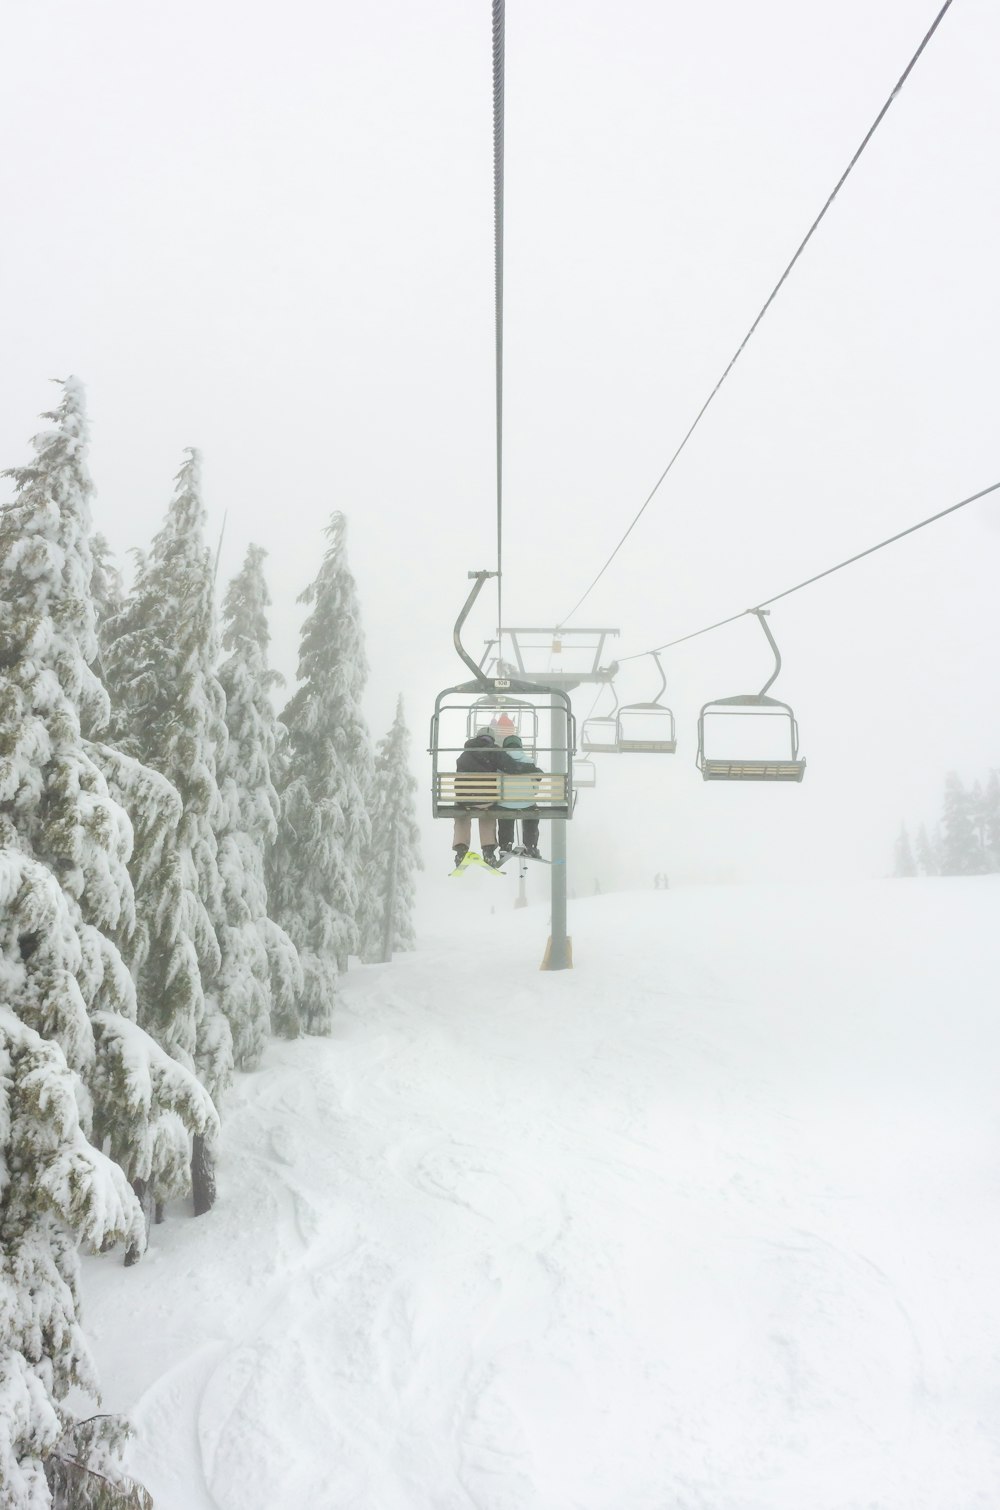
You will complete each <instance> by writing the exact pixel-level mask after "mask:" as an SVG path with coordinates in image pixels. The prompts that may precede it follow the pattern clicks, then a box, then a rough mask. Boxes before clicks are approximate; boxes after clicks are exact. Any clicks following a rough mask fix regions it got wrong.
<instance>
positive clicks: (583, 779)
mask: <svg viewBox="0 0 1000 1510" xmlns="http://www.w3.org/2000/svg"><path fill="white" fill-rule="evenodd" d="M573 785H574V786H575V787H576V789H577V791H579V790H580V788H581V787H592V786H596V785H597V767H596V765H595V764H594V762H593V761H592V760H588V759H587V757H586V756H585V755H580V756H577V758H576V759H575V760H574V761H573Z"/></svg>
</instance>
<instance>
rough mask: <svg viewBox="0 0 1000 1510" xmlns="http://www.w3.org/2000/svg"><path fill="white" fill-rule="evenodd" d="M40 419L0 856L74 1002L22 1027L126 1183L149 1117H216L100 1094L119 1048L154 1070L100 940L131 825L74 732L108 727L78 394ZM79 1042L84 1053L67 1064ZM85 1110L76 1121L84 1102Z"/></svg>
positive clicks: (117, 911)
mask: <svg viewBox="0 0 1000 1510" xmlns="http://www.w3.org/2000/svg"><path fill="white" fill-rule="evenodd" d="M46 418H48V419H51V420H52V421H53V422H54V428H53V429H52V430H49V431H45V432H43V433H42V434H40V435H38V436H36V437H35V439H34V443H33V444H34V448H35V452H36V458H35V461H34V463H33V464H32V465H31V466H27V467H21V468H17V469H14V470H12V471H10V472H9V473H7V474H6V475H8V476H10V477H12V478H13V480H14V485H15V496H14V498H13V500H12V501H11V502H10V503H9V504H7V505H6V506H5V507H4V508H3V510H2V511H0V601H2V603H3V611H2V613H0V804H2V811H3V819H2V822H0V847H3V848H4V849H7V850H11V851H17V852H19V853H21V854H23V855H25V856H29V857H31V858H33V859H35V860H37V861H39V862H40V864H42V865H43V866H45V867H46V868H47V869H48V870H49V871H50V872H51V873H52V874H53V875H54V876H55V878H56V880H57V881H58V883H59V886H60V888H61V890H62V892H63V893H64V895H65V898H66V903H67V908H68V915H69V917H70V920H71V924H72V930H73V943H72V948H70V946H69V945H68V944H67V946H66V949H67V951H68V954H67V957H69V955H70V954H71V955H72V959H73V961H74V963H73V966H72V974H73V981H72V990H71V989H70V988H69V987H68V986H67V988H66V989H65V990H60V991H56V992H54V993H52V992H49V993H46V994H45V995H44V996H43V997H39V998H37V1001H38V1002H44V1004H45V1005H44V1011H42V1010H41V1008H39V1007H38V1006H37V1004H36V1006H34V1007H31V1008H30V1011H29V1007H28V1006H27V1005H26V1006H25V1008H24V1009H25V1011H26V1012H29V1015H28V1016H26V1017H25V1019H24V1020H25V1021H26V1022H27V1024H28V1025H29V1026H30V1027H32V1028H34V1029H35V1030H36V1031H37V1032H38V1033H39V1034H40V1035H41V1036H42V1037H43V1038H44V1039H55V1040H56V1041H57V1042H58V1043H59V1044H60V1046H61V1048H62V1050H63V1052H64V1053H65V1054H66V1057H67V1059H68V1062H69V1064H70V1066H71V1068H72V1069H74V1070H75V1071H77V1072H78V1073H80V1074H81V1075H83V1076H84V1078H85V1080H86V1082H87V1086H88V1091H89V1096H90V1098H91V1099H92V1101H93V1116H94V1120H95V1122H96V1124H97V1125H98V1126H102V1125H104V1124H110V1123H112V1122H113V1123H114V1124H115V1126H116V1127H117V1128H118V1137H117V1139H116V1140H115V1143H114V1147H113V1148H112V1154H113V1156H114V1157H115V1158H116V1159H118V1160H119V1162H120V1163H121V1166H122V1168H123V1169H124V1170H125V1171H126V1173H127V1174H128V1175H129V1177H130V1178H133V1177H134V1175H133V1171H134V1170H135V1169H141V1168H142V1167H144V1165H145V1164H146V1163H147V1162H148V1158H149V1154H150V1149H151V1147H152V1145H153V1143H154V1141H155V1140H156V1137H157V1132H156V1124H157V1122H158V1119H159V1117H160V1114H161V1110H162V1111H165V1110H168V1109H169V1110H170V1112H171V1113H172V1114H180V1115H181V1116H182V1118H183V1119H184V1121H185V1123H186V1127H187V1129H188V1131H190V1132H191V1133H192V1134H195V1135H198V1134H200V1133H201V1132H203V1131H204V1130H205V1129H206V1128H207V1127H209V1126H210V1125H212V1124H213V1123H214V1116H215V1114H214V1109H213V1108H212V1106H211V1102H210V1101H209V1099H208V1098H207V1097H205V1096H203V1095H202V1094H201V1093H200V1091H197V1088H196V1087H194V1088H193V1089H192V1084H193V1083H192V1082H191V1077H190V1076H188V1075H186V1074H185V1073H184V1071H183V1070H182V1069H181V1068H180V1067H177V1069H176V1072H175V1073H174V1074H173V1076H172V1078H171V1077H168V1082H169V1083H168V1082H164V1084H163V1088H162V1089H163V1094H162V1097H161V1098H159V1099H158V1098H153V1099H152V1100H150V1099H149V1098H147V1097H146V1096H145V1094H144V1089H143V1087H142V1086H141V1085H136V1086H133V1087H132V1091H130V1092H129V1094H128V1095H127V1096H126V1098H125V1100H124V1101H122V1100H121V1097H122V1095H123V1094H125V1093H124V1092H123V1091H122V1089H121V1088H120V1087H115V1088H114V1089H113V1090H112V1089H111V1087H112V1083H113V1080H114V1074H113V1062H114V1060H115V1058H116V1057H117V1056H118V1054H119V1046H118V1041H119V1038H121V1037H128V1038H129V1040H130V1043H131V1048H130V1053H131V1062H132V1066H133V1068H134V1069H135V1070H136V1072H137V1073H140V1071H141V1076H142V1075H145V1074H146V1073H147V1072H148V1069H149V1065H150V1064H151V1063H152V1062H153V1061H154V1060H155V1059H156V1046H155V1044H154V1043H153V1042H152V1041H151V1040H150V1039H148V1038H147V1037H146V1036H145V1035H143V1034H137V1033H134V1032H133V1026H132V1025H133V1023H134V1020H135V1018H136V1000H135V991H134V986H133V982H132V978H131V976H130V975H129V972H128V970H127V968H126V966H125V964H124V961H123V960H122V957H121V955H120V953H119V951H118V949H117V947H116V945H115V942H113V940H115V939H116V938H122V937H127V935H128V934H129V932H130V930H131V928H132V926H133V921H134V912H133V892H132V884H131V880H130V878H129V873H128V869H127V864H128V860H129V857H130V852H131V847H132V838H133V835H132V827H131V825H130V823H129V820H128V817H127V814H126V812H125V810H124V809H123V807H122V806H121V805H120V804H119V803H118V802H117V801H116V800H115V798H114V797H113V796H112V794H111V793H110V791H109V789H108V786H107V782H106V780H105V777H104V775H103V772H102V770H101V769H100V767H99V765H98V764H97V762H96V761H95V760H94V758H93V747H92V746H91V745H90V744H89V743H88V742H87V741H85V740H84V739H83V738H82V735H81V719H86V721H87V723H88V725H89V726H90V727H91V728H94V729H97V728H100V727H101V726H103V724H104V723H106V721H107V717H108V699H107V694H106V692H105V690H104V687H103V686H102V684H101V682H100V680H99V679H98V678H97V676H96V675H95V674H94V672H93V671H92V670H91V663H92V662H93V661H94V660H95V658H96V653H97V640H96V634H95V614H94V603H93V599H92V597H91V582H92V579H93V573H94V565H93V559H92V556H91V553H90V543H89V536H90V515H91V507H90V506H91V497H92V492H93V489H92V484H91V482H90V478H89V475H88V472H87V465H86V449H87V427H86V415H85V410H84V394H83V387H82V385H81V384H80V383H79V382H78V381H77V380H76V379H73V378H70V379H68V380H67V381H66V382H65V383H64V384H63V393H62V399H61V402H60V404H59V406H58V408H57V409H56V410H55V411H54V412H53V413H52V414H50V415H47V416H46ZM36 942H37V949H36V950H35V951H34V953H33V954H32V956H31V957H32V959H33V960H34V964H33V966H32V968H33V969H40V968H42V966H43V964H44V962H45V961H46V960H47V959H48V954H47V942H46V940H44V939H41V940H38V941H36ZM81 1008H82V1018H81ZM15 1010H16V1007H15ZM67 1012H68V1013H70V1014H71V1016H75V1019H76V1025H75V1026H72V1025H71V1023H70V1021H69V1018H67V1017H66V1015H65V1014H66V1013H67ZM39 1013H40V1015H39ZM98 1022H101V1023H102V1024H103V1027H102V1028H101V1030H100V1032H99V1033H98V1031H97V1026H96V1025H97V1023H98ZM81 1034H82V1035H83V1036H82V1037H81ZM80 1045H85V1046H86V1047H85V1048H84V1049H80V1051H79V1052H78V1048H79V1046H80ZM141 1076H140V1078H141ZM133 1092H134V1094H133ZM111 1101H114V1103H115V1104H114V1105H111V1104H110V1103H111ZM85 1111H86V1116H87V1117H88V1118H89V1116H90V1110H89V1105H88V1106H87V1107H86V1108H85ZM88 1131H89V1124H88Z"/></svg>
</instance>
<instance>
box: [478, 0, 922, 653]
mask: <svg viewBox="0 0 1000 1510" xmlns="http://www.w3.org/2000/svg"><path fill="white" fill-rule="evenodd" d="M949 3H950V0H949ZM504 7H505V0H493V268H494V299H495V306H496V430H497V636H498V638H499V637H501V636H502V633H503V186H504V185H503V160H504V151H503V148H504V22H505V13H504ZM501 644H502V641H501ZM498 648H500V647H499V646H498Z"/></svg>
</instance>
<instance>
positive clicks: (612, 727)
mask: <svg viewBox="0 0 1000 1510" xmlns="http://www.w3.org/2000/svg"><path fill="white" fill-rule="evenodd" d="M611 696H612V697H613V698H614V700H615V705H614V707H613V708H612V709H611V712H610V713H607V714H598V716H597V717H596V718H594V717H591V718H585V719H584V720H583V724H582V726H581V728H580V749H581V750H583V752H584V754H586V755H617V754H618V694H617V692H616V691H615V689H614V684H613V683H612V684H611Z"/></svg>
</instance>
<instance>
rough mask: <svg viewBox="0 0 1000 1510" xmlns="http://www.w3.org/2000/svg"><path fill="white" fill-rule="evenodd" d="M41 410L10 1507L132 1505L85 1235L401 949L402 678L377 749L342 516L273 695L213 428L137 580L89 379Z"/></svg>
mask: <svg viewBox="0 0 1000 1510" xmlns="http://www.w3.org/2000/svg"><path fill="white" fill-rule="evenodd" d="M44 418H45V419H46V420H47V421H49V425H50V428H48V429H46V430H44V431H43V432H42V433H41V434H39V435H36V436H35V437H34V440H33V443H32V444H33V450H34V456H33V459H32V460H31V461H30V462H29V463H28V464H27V465H25V466H21V467H17V468H14V469H12V470H10V471H8V472H7V473H5V474H3V475H5V476H6V477H8V478H9V479H10V480H11V483H12V492H13V496H12V497H11V498H10V500H9V501H8V502H6V503H4V504H3V505H0V939H2V967H0V968H2V979H0V1246H2V1266H0V1316H2V1317H3V1321H4V1325H3V1328H2V1329H0V1420H2V1421H3V1422H4V1430H3V1431H2V1432H0V1505H4V1506H6V1505H10V1506H17V1507H18V1510H42V1507H49V1506H52V1505H55V1506H63V1507H84V1506H87V1507H90V1506H93V1507H95V1510H109V1507H112V1506H114V1507H132V1510H136V1507H146V1506H148V1505H149V1504H150V1500H149V1496H148V1494H147V1493H146V1491H145V1490H144V1489H143V1488H142V1487H141V1486H139V1485H137V1484H135V1483H134V1482H132V1481H130V1480H129V1479H128V1478H127V1477H126V1476H125V1475H124V1474H123V1473H122V1470H121V1467H120V1462H121V1450H122V1447H123V1445H124V1441H125V1438H126V1436H127V1432H128V1426H127V1423H125V1422H124V1421H123V1420H121V1419H120V1418H115V1417H109V1416H103V1415H102V1416H93V1417H90V1418H88V1419H87V1420H86V1421H80V1420H78V1419H76V1413H75V1412H74V1411H73V1410H71V1409H70V1408H69V1406H68V1404H67V1399H68V1397H69V1395H70V1392H71V1391H72V1390H73V1389H74V1388H82V1389H83V1390H85V1391H88V1392H89V1393H90V1394H91V1395H92V1396H95V1397H96V1396H97V1393H98V1383H97V1379H96V1377H95V1374H94V1368H93V1364H92V1362H91V1358H90V1354H89V1350H88V1347H87V1343H86V1339H85V1337H84V1334H83V1331H82V1329H81V1324H80V1316H79V1304H78V1284H77V1273H78V1269H77V1252H78V1249H79V1247H80V1246H81V1245H85V1246H86V1247H88V1248H89V1249H91V1250H103V1249H106V1248H109V1247H113V1246H115V1245H116V1244H122V1245H123V1247H124V1249H125V1254H126V1259H125V1261H126V1263H134V1262H136V1261H137V1260H138V1259H139V1258H140V1257H141V1255H142V1253H143V1251H144V1249H145V1246H146V1242H147V1236H148V1231H149V1224H150V1222H151V1221H152V1220H159V1219H161V1218H162V1214H163V1208H164V1203H165V1202H166V1201H167V1200H169V1199H171V1198H176V1197H178V1196H181V1195H184V1194H186V1193H193V1201H194V1211H195V1213H196V1214H198V1213H201V1212H204V1211H207V1210H208V1209H209V1208H210V1207H211V1205H212V1202H213V1199H214V1193H215V1174H214V1150H215V1145H216V1140H217V1138H218V1134H219V1126H220V1113H221V1112H222V1111H223V1110H224V1105H225V1092H226V1088H227V1086H228V1084H229V1083H230V1080H231V1078H232V1075H233V1073H234V1071H235V1070H246V1069H252V1068H253V1067H254V1066H255V1065H257V1064H259V1062H260V1058H261V1055H262V1053H263V1051H264V1048H265V1046H266V1044H267V1041H268V1038H269V1036H270V1035H271V1034H272V1033H277V1034H281V1035H283V1036H286V1037H295V1036H297V1035H299V1034H302V1033H306V1032H309V1033H326V1032H329V1030H330V1026H331V1022H332V1020H333V1015H334V1010H335V1003H336V996H337V977H338V974H340V973H342V972H343V971H344V970H346V969H347V966H348V962H349V959H350V957H351V956H355V957H361V958H362V959H378V958H381V951H382V949H383V941H384V940H386V939H388V940H389V941H390V942H391V944H392V947H394V948H396V949H407V948H411V947H412V945H413V926H412V903H413V884H414V871H415V870H416V868H417V867H418V866H419V863H420V862H419V855H418V849H417V827H416V819H415V806H414V804H415V789H416V782H415V780H414V778H413V777H412V775H411V773H410V770H409V736H408V733H407V729H406V723H405V719H404V714H403V707H402V700H400V702H399V704H398V706H397V711H396V717H395V721H394V723H393V726H392V729H391V730H390V732H389V733H388V735H387V736H386V737H385V738H384V739H383V740H382V741H381V742H380V743H379V745H378V746H377V748H373V746H372V742H371V739H370V737H369V733H368V729H367V726H366V723H365V719H364V716H363V714H362V710H361V699H362V695H363V692H364V688H365V683H366V679H367V675H368V667H367V662H366V658H365V651H364V638H363V632H362V626H361V613H360V607H359V603H358V597H357V591H356V587H355V583H354V579H353V577H352V575H351V572H350V570H349V568H348V563H347V550H346V521H345V519H344V516H343V515H342V514H340V513H335V514H333V516H332V518H331V520H330V523H329V525H328V527H327V530H326V549H325V553H324V555H323V559H322V562H321V564H320V567H319V571H318V573H317V575H316V578H315V580H314V581H313V582H312V583H310V585H309V586H308V587H307V588H306V590H305V591H304V592H303V594H302V596H301V599H300V601H301V602H303V603H304V604H305V605H306V607H307V610H308V612H307V617H306V619H305V623H304V625H303V627H302V637H301V648H300V654H299V664H298V686H297V688H296V690H295V692H294V693H293V695H292V696H291V698H290V700H289V701H288V703H287V705H286V706H285V708H284V710H283V711H282V713H281V714H280V716H278V715H276V713H275V711H274V707H273V704H272V696H273V694H274V692H275V690H276V689H277V687H278V686H279V684H280V681H281V678H280V677H279V676H278V675H277V674H276V672H275V671H273V670H272V669H271V668H270V665H269V661H268V654H269V629H268V619H267V609H268V606H269V598H268V591H267V586H266V582H265V578H264V557H265V553H264V551H263V550H261V549H260V547H258V546H255V545H251V546H250V547H249V549H248V550H247V553H246V558H245V560H244V563H243V566H242V568H241V570H240V571H239V573H238V574H237V576H236V577H235V578H234V580H233V581H232V582H231V583H230V584H229V587H228V589H227V591H226V593H225V595H224V598H223V602H222V611H221V618H220V616H219V614H218V612H217V607H216V594H215V570H214V563H213V559H212V554H211V552H210V551H209V549H208V547H207V545H206V541H205V510H204V506H203V502H202V484H201V468H200V460H199V456H198V453H197V452H196V451H194V450H191V451H188V452H187V453H186V455H185V457H184V459H183V461H182V465H181V467H180V470H179V472H178V474H177V477H176V480H175V487H174V492H173V497H172V499H171V501H170V503H169V505H168V508H167V512H166V517H165V519H164V522H163V525H162V527H161V529H160V530H159V532H158V533H157V534H156V535H155V536H154V538H153V540H152V542H151V543H150V545H149V548H148V549H147V550H146V551H143V552H139V553H137V554H136V558H135V570H134V574H133V581H132V584H131V586H130V587H129V588H128V589H126V587H125V584H124V582H123V579H122V576H121V574H120V573H119V571H118V569H117V568H116V566H115V564H114V561H113V559H112V556H111V552H110V550H109V548H108V546H107V544H106V542H105V541H104V540H103V539H102V538H101V537H100V536H95V535H93V534H92V513H93V502H94V489H93V485H92V483H91V480H90V476H89V473H88V469H87V420H86V412H85V396H84V390H83V386H82V384H81V383H80V382H79V381H78V380H77V379H75V378H70V379H67V380H66V381H65V382H64V383H63V384H62V385H61V396H60V401H59V403H58V405H57V407H56V408H55V409H54V411H53V412H51V413H49V414H47V415H45V416H44ZM390 864H394V865H395V867H396V875H395V881H394V884H393V885H390V884H389V868H390ZM390 898H391V901H392V907H393V916H392V917H391V918H390V917H388V916H387V915H386V908H387V907H388V906H389V905H390Z"/></svg>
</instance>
